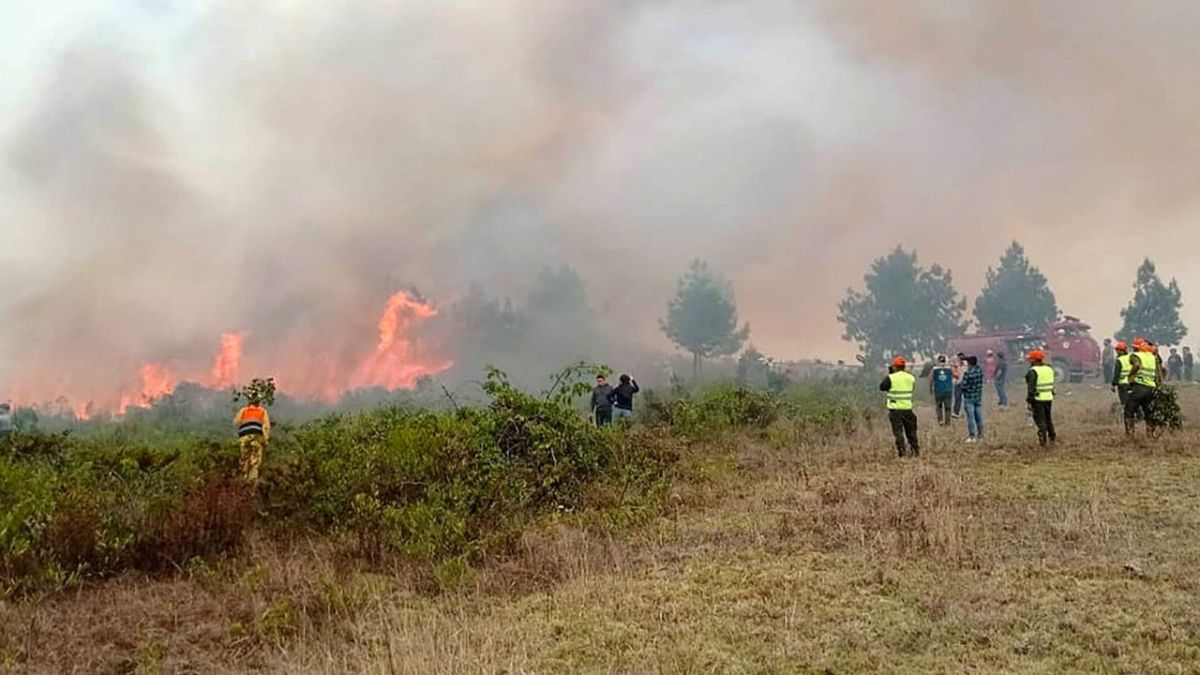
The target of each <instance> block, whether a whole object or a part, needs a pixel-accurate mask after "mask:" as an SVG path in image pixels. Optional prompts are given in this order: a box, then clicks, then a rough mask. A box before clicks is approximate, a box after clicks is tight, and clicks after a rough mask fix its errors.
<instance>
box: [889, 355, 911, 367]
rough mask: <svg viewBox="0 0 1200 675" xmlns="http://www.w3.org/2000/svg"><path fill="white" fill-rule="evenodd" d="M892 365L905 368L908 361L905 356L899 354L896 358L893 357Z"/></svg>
mask: <svg viewBox="0 0 1200 675" xmlns="http://www.w3.org/2000/svg"><path fill="white" fill-rule="evenodd" d="M892 365H893V366H896V367H897V368H903V367H904V366H906V365H908V361H905V360H904V357H903V356H897V357H896V358H894V359H892Z"/></svg>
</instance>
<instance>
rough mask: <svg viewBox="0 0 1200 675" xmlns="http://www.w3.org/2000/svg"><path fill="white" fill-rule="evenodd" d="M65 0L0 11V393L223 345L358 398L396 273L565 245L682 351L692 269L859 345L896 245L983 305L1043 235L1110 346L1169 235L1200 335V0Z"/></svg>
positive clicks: (803, 350)
mask: <svg viewBox="0 0 1200 675" xmlns="http://www.w3.org/2000/svg"><path fill="white" fill-rule="evenodd" d="M55 4H56V6H57V7H56V8H55V9H53V10H42V9H39V8H38V6H37V5H34V4H29V5H22V4H21V3H18V4H16V5H14V6H13V7H12V8H9V7H7V6H6V7H5V8H3V9H0V44H5V43H8V44H9V45H15V46H10V47H8V49H10V50H22V49H23V50H25V51H22V53H21V56H22V58H21V59H15V58H14V59H13V60H11V61H10V62H11V63H16V64H19V65H20V71H19V72H15V73H13V75H14V78H13V79H12V81H13V82H14V83H15V84H14V85H13V86H12V87H11V88H10V90H9V93H8V94H7V95H4V97H0V151H2V155H0V159H2V161H0V167H2V168H0V223H3V230H4V236H3V237H0V241H2V242H3V243H2V244H0V283H3V287H4V289H5V294H4V296H5V297H4V298H3V299H2V300H0V325H2V326H3V329H2V330H0V349H2V351H0V392H3V391H7V390H10V389H12V388H14V387H16V388H19V389H23V390H36V391H37V392H38V394H39V395H46V394H47V393H48V392H53V391H62V392H63V393H68V392H80V393H81V394H82V395H88V396H99V395H100V393H99V392H101V391H103V390H105V389H106V388H109V387H112V386H113V385H111V384H110V383H114V382H121V383H129V382H130V381H131V380H136V378H137V376H138V375H137V374H138V369H139V367H140V364H144V363H147V362H152V363H164V364H168V365H169V366H171V367H174V368H175V369H176V370H177V371H180V372H188V371H189V369H190V371H195V372H207V369H208V368H209V365H210V363H211V361H212V359H213V354H214V352H215V351H216V349H217V347H218V346H219V345H220V343H221V339H222V335H226V334H239V335H241V334H244V335H245V336H246V338H245V354H244V360H245V363H247V364H252V366H251V367H252V368H253V370H255V371H263V372H264V373H265V374H270V373H273V372H276V371H279V370H281V369H282V370H287V371H289V372H291V373H292V376H293V378H317V379H322V378H325V379H327V378H330V377H331V375H330V374H331V373H333V372H335V371H336V372H339V373H343V375H342V376H340V379H338V378H334V379H335V380H336V381H337V382H339V383H341V382H343V381H346V382H350V381H354V379H355V378H354V376H353V375H352V373H353V372H354V371H355V370H356V369H359V368H361V367H362V362H363V360H364V359H368V358H371V354H372V353H373V350H374V349H376V348H377V341H378V340H379V330H378V326H377V324H378V322H379V320H380V318H381V312H383V310H384V308H385V307H386V306H387V303H388V298H389V296H390V295H391V294H392V293H393V292H394V291H396V290H397V289H400V288H409V287H412V288H417V289H419V290H420V291H421V293H422V294H423V295H424V296H425V297H426V298H428V299H430V300H432V301H433V302H434V303H436V304H437V305H438V306H439V307H443V308H444V307H448V306H449V305H450V304H451V303H453V302H454V301H456V300H458V299H460V298H463V297H464V296H466V295H467V293H468V290H469V288H470V286H471V285H472V284H477V285H478V286H480V287H482V288H483V289H484V290H485V291H487V292H488V293H490V294H491V295H494V296H497V297H504V296H511V297H514V298H515V297H520V296H521V295H522V294H523V293H524V292H525V291H526V290H527V289H528V288H529V286H530V285H531V284H532V283H533V282H534V279H535V278H536V276H537V272H538V270H539V269H540V268H542V267H543V266H552V267H557V266H559V265H562V264H566V265H570V266H572V267H573V268H575V269H576V270H578V271H579V272H580V274H581V276H582V277H583V278H584V280H585V281H586V282H587V284H588V286H587V287H588V294H589V299H590V303H591V305H592V307H593V308H594V309H595V311H596V315H597V316H596V318H597V319H598V320H599V321H600V323H602V324H603V325H605V326H606V330H612V331H613V332H614V333H616V334H623V335H624V336H625V337H628V338H633V339H636V340H637V341H640V342H641V343H643V344H645V345H647V347H648V348H658V349H663V350H667V349H670V345H668V344H667V343H666V340H665V339H664V338H663V337H662V335H661V333H660V331H659V330H658V318H659V317H661V316H662V315H663V314H664V313H665V306H666V301H667V299H668V297H669V296H670V294H671V292H672V290H673V288H674V283H675V280H676V279H677V278H678V276H679V275H680V274H681V273H682V272H683V271H684V269H685V268H686V265H687V262H688V261H689V260H690V259H692V258H695V257H699V258H703V259H706V260H708V261H709V262H710V263H711V264H712V265H713V266H714V267H715V268H716V269H718V270H719V271H721V272H722V273H723V274H724V275H726V276H727V277H729V278H730V279H731V280H732V281H733V283H734V286H735V288H736V291H737V296H738V303H739V309H740V311H741V314H742V317H743V319H745V320H748V321H749V322H750V324H751V328H752V333H751V341H752V342H753V343H754V344H756V345H757V346H758V347H759V348H760V349H762V350H763V351H765V352H767V353H769V354H772V355H777V356H781V357H789V358H802V357H826V358H838V357H846V356H848V355H849V354H852V353H853V351H854V347H853V346H852V345H849V344H847V343H845V342H843V341H841V339H840V336H841V326H840V325H839V324H838V323H837V321H836V315H837V311H836V305H837V302H838V300H840V299H841V297H842V296H843V295H844V293H845V290H846V288H847V287H849V286H856V287H857V286H858V285H859V284H860V283H861V277H862V274H863V272H864V271H865V270H866V268H867V267H868V265H869V264H870V262H871V260H872V259H874V258H876V257H878V256H880V255H883V254H885V253H886V252H888V251H889V250H891V249H892V248H893V247H895V246H896V245H897V244H900V245H903V246H905V247H907V248H915V249H916V250H917V251H918V253H919V254H920V258H921V262H922V263H923V264H929V263H932V262H938V263H940V264H942V265H943V266H946V267H948V268H950V269H951V270H953V272H954V280H955V283H956V286H957V287H958V289H959V291H960V292H963V293H964V294H965V295H966V296H967V297H968V298H969V299H973V298H974V296H975V294H976V293H977V291H978V289H979V287H980V286H981V285H982V282H983V276H984V271H985V269H986V267H987V266H988V265H995V264H996V261H997V260H998V258H999V256H1000V254H1001V253H1002V251H1003V249H1004V248H1005V247H1006V246H1007V244H1008V243H1009V242H1010V241H1011V240H1014V239H1016V240H1018V241H1021V242H1022V243H1023V244H1024V245H1025V246H1026V248H1027V250H1028V253H1029V255H1030V258H1031V259H1032V261H1033V262H1034V264H1036V265H1038V266H1039V267H1040V268H1041V269H1042V271H1043V272H1044V273H1045V274H1046V275H1047V277H1048V278H1049V281H1050V284H1051V287H1052V289H1053V290H1054V291H1055V293H1056V294H1057V296H1058V300H1059V305H1060V307H1061V308H1062V309H1063V310H1064V311H1065V312H1067V313H1070V314H1074V315H1077V316H1080V317H1082V318H1084V319H1085V320H1088V321H1089V322H1091V323H1092V324H1093V325H1094V326H1095V327H1096V329H1097V331H1096V333H1097V335H1098V336H1100V335H1103V334H1109V333H1111V332H1112V331H1114V330H1115V329H1116V328H1117V327H1118V321H1119V317H1118V311H1119V309H1120V308H1121V307H1123V306H1124V305H1125V303H1126V302H1128V300H1129V298H1130V297H1131V295H1132V283H1133V280H1134V273H1135V270H1136V268H1137V266H1138V264H1139V263H1140V262H1141V260H1142V258H1143V257H1150V258H1152V259H1153V260H1154V261H1155V262H1156V263H1157V264H1158V268H1159V272H1160V274H1162V275H1163V276H1164V277H1167V278H1169V277H1177V278H1178V280H1179V282H1180V285H1181V287H1182V289H1183V292H1184V302H1185V307H1184V315H1183V318H1184V320H1185V322H1186V323H1189V324H1192V325H1193V326H1200V309H1194V308H1193V305H1192V304H1191V299H1192V294H1193V293H1200V267H1198V266H1196V265H1194V264H1193V260H1194V257H1193V256H1194V251H1195V247H1196V245H1197V240H1198V239H1200V230H1198V228H1197V227H1196V224H1195V220H1196V218H1197V216H1198V215H1200V211H1198V208H1197V206H1198V202H1197V193H1196V190H1195V189H1194V187H1193V185H1192V183H1193V181H1194V179H1195V176H1197V175H1200V133H1197V131H1200V129H1198V128H1197V127H1198V126H1200V121H1198V120H1200V96H1198V95H1197V94H1196V93H1195V92H1194V91H1193V90H1194V87H1192V86H1191V83H1192V81H1193V79H1194V73H1195V72H1196V71H1197V69H1198V68H1200V43H1198V42H1197V41H1196V40H1195V39H1194V38H1195V34H1196V29H1197V28H1198V27H1200V6H1196V5H1195V4H1194V3H1187V2H1148V3H1136V4H1134V3H1123V2H1115V1H1114V2H1083V1H1078V2H1056V3H1035V2H1022V1H1018V2H1007V3H993V2H961V3H904V4H903V5H901V4H900V3H865V2H842V1H837V2H834V1H832V0H831V1H829V2H816V3H811V4H808V5H803V6H802V4H801V3H795V2H791V1H788V0H744V1H743V2H739V3H725V2H717V1H715V0H713V1H705V0H689V1H686V2H685V1H683V0H657V1H652V0H613V1H611V2H604V3H575V2H564V1H562V0H557V1H554V0H514V1H512V2H505V3H485V2H466V1H463V2H444V1H441V2H434V1H433V0H423V1H421V0H419V1H414V2H403V3H401V2H390V1H385V0H361V1H358V2H345V3H327V2H318V1H317V0H290V1H287V2H285V1H283V0H277V1H274V2H256V3H240V2H233V1H232V0H213V1H211V2H207V3H187V2H182V1H181V2H175V3H170V2H168V3H156V4H155V7H154V8H150V6H149V5H146V4H145V3H142V2H136V1H135V0H127V1H124V2H116V3H90V2H83V1H82V0H80V1H78V2H76V3H74V4H73V3H71V2H64V3H55ZM101 4H103V5H105V6H104V7H103V8H99V7H98V5H101ZM93 5H95V6H93ZM6 13H11V14H12V15H10V16H9V17H8V19H11V20H6V18H5V16H4V15H5V14H6ZM51 14H52V15H53V16H51ZM34 19H38V20H36V21H35V20H34ZM22 30H27V31H31V32H30V34H29V35H18V34H19V33H20V32H21V31H22ZM39 31H40V32H39ZM3 38H13V39H11V40H5V39H3ZM3 49H5V47H0V50H3ZM3 56H4V54H3V52H2V51H0V61H4V60H5V59H4V58H3ZM12 92H19V96H18V95H16V94H14V93H12ZM1196 307H1200V305H1196ZM556 337H557V338H559V339H573V337H574V336H563V335H558V336H555V335H548V336H544V338H545V339H546V340H548V341H553V340H555V339H556ZM618 344H620V345H622V348H624V347H625V346H627V345H628V342H627V341H619V342H618V341H615V340H607V339H604V340H599V341H598V346H596V347H594V349H595V350H596V351H597V352H599V353H595V354H592V356H594V357H595V358H597V359H600V360H605V361H609V362H619V361H620V359H621V358H622V356H623V354H622V353H620V349H618V348H617V346H616V345H618ZM605 345H610V348H608V349H606V348H605ZM605 352H616V353H605ZM553 353H556V354H557V353H559V352H558V351H555V352H553ZM442 356H450V357H453V358H461V357H462V355H457V354H453V355H435V356H430V357H428V358H429V359H431V360H434V361H436V359H437V358H440V357H442ZM297 363H303V364H304V365H303V367H300V366H297V365H296V364H297ZM559 365H561V364H547V369H548V370H549V369H553V368H555V367H557V366H559ZM267 371H270V372H267ZM122 386H124V384H122Z"/></svg>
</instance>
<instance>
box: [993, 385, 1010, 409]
mask: <svg viewBox="0 0 1200 675" xmlns="http://www.w3.org/2000/svg"><path fill="white" fill-rule="evenodd" d="M996 399H997V400H998V401H999V402H1000V405H1008V383H1007V382H1005V381H1004V380H996Z"/></svg>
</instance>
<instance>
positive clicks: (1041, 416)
mask: <svg viewBox="0 0 1200 675" xmlns="http://www.w3.org/2000/svg"><path fill="white" fill-rule="evenodd" d="M1054 380H1055V375H1054V369H1053V368H1051V367H1050V366H1048V365H1046V354H1045V353H1044V352H1043V351H1042V350H1040V349H1035V350H1033V351H1031V352H1029V372H1027V373H1025V388H1026V395H1025V402H1026V403H1028V404H1029V412H1030V413H1031V414H1032V415H1033V423H1034V425H1036V426H1037V434H1038V444H1039V445H1042V446H1045V445H1046V444H1047V443H1053V442H1055V441H1057V440H1058V433H1057V432H1056V431H1055V429H1054V386H1055V381H1054Z"/></svg>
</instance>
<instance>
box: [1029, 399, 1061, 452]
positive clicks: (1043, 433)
mask: <svg viewBox="0 0 1200 675" xmlns="http://www.w3.org/2000/svg"><path fill="white" fill-rule="evenodd" d="M1030 409H1031V410H1032V412H1033V423H1034V425H1036V426H1037V432H1038V443H1041V444H1042V445H1045V444H1046V442H1047V441H1055V440H1058V434H1057V433H1055V432H1054V401H1034V402H1033V403H1032V404H1030Z"/></svg>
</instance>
